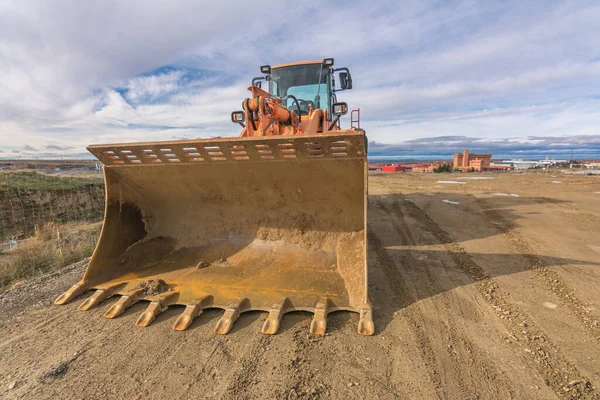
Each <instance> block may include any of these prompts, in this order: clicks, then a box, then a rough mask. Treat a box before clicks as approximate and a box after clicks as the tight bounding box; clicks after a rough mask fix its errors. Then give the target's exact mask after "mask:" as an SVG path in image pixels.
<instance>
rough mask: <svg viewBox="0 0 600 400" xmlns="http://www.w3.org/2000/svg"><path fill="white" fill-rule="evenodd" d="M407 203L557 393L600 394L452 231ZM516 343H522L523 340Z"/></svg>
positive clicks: (594, 396)
mask: <svg viewBox="0 0 600 400" xmlns="http://www.w3.org/2000/svg"><path fill="white" fill-rule="evenodd" d="M404 204H405V205H406V206H407V209H408V210H409V212H410V213H411V215H412V216H413V217H414V218H415V219H417V220H420V221H423V223H424V225H425V226H426V228H427V230H428V231H429V232H431V233H432V234H433V235H434V236H435V237H436V239H437V240H438V241H439V242H440V244H442V245H443V246H444V248H445V249H446V252H447V253H448V254H449V255H450V256H451V257H452V259H453V260H454V262H455V265H456V267H457V268H459V269H460V270H461V271H463V272H464V273H465V274H467V275H468V276H470V277H471V278H472V279H473V280H474V281H476V282H475V287H476V288H477V290H478V291H479V292H480V293H481V295H482V296H483V298H484V299H485V300H486V301H487V302H488V303H489V304H490V305H491V306H492V307H493V308H494V309H495V310H496V311H497V316H498V317H499V318H501V319H502V320H503V321H504V323H505V326H506V327H507V329H508V330H509V332H510V333H511V335H512V336H513V337H515V338H517V337H521V338H522V339H523V340H524V342H525V343H527V346H526V347H525V351H526V352H528V353H530V354H531V355H532V357H533V359H534V363H533V365H534V366H535V368H536V369H537V370H538V372H539V373H540V374H541V375H542V376H543V377H544V379H545V383H546V384H547V385H548V386H550V387H551V388H552V389H553V390H554V392H555V393H556V394H557V396H559V397H561V398H568V399H582V398H586V399H598V398H600V395H599V394H598V392H597V391H596V389H595V387H594V385H593V383H592V382H591V381H590V380H589V379H588V378H587V377H585V376H583V374H582V373H581V372H580V371H579V370H578V369H577V367H575V366H574V365H573V364H571V363H570V362H568V361H567V360H566V359H565V358H564V357H563V356H561V354H560V350H559V349H558V348H557V347H556V346H555V345H554V344H552V342H551V341H550V340H549V338H548V336H547V335H546V334H545V333H544V332H543V331H542V329H541V328H539V327H537V326H536V325H535V324H534V323H533V322H531V321H532V319H531V318H530V317H529V316H528V315H527V314H526V313H525V312H523V311H522V310H521V309H520V308H519V307H517V306H516V305H514V304H512V303H511V302H510V301H509V300H508V298H509V296H508V294H507V293H505V292H504V291H503V290H502V289H501V288H500V287H499V286H498V284H497V282H496V281H495V280H494V279H492V278H491V277H490V276H489V274H487V273H486V272H485V270H484V269H483V268H481V267H480V266H479V265H477V264H476V263H475V262H474V261H473V259H472V258H471V256H470V255H469V254H468V253H467V252H466V251H465V249H464V248H463V247H462V246H460V245H459V244H458V243H456V242H453V241H452V239H451V238H450V235H449V234H448V233H447V232H446V231H444V230H443V229H442V228H441V227H440V226H439V225H438V224H437V222H435V221H434V220H433V219H432V218H431V217H430V216H429V215H427V214H426V213H425V212H424V211H423V210H422V209H421V208H419V207H418V206H417V205H416V204H415V203H413V202H412V201H409V200H405V203H404ZM513 343H515V344H517V345H519V346H521V341H518V342H513Z"/></svg>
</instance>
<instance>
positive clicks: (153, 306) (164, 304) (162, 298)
mask: <svg viewBox="0 0 600 400" xmlns="http://www.w3.org/2000/svg"><path fill="white" fill-rule="evenodd" d="M178 296H179V293H178V292H167V293H163V294H160V295H158V296H156V297H154V298H152V299H151V300H152V301H151V302H150V305H149V306H148V308H146V311H144V312H143V313H142V314H141V315H140V317H139V318H138V320H137V322H136V323H135V324H136V325H137V326H141V327H146V326H148V325H150V324H151V323H152V322H154V320H155V319H156V317H158V315H159V314H160V313H161V312H163V311H165V310H166V309H167V308H169V306H170V305H171V304H173V302H174V301H175V300H176V299H177V297H178Z"/></svg>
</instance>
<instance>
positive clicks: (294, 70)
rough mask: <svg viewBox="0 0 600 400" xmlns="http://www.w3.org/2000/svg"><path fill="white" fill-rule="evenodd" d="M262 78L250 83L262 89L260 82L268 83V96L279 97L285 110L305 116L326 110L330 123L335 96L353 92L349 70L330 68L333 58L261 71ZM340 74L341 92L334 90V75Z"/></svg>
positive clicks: (261, 68) (267, 68)
mask: <svg viewBox="0 0 600 400" xmlns="http://www.w3.org/2000/svg"><path fill="white" fill-rule="evenodd" d="M260 70H261V72H262V73H264V74H266V75H265V76H264V77H257V78H254V79H253V80H252V85H253V86H258V87H261V81H263V80H264V81H267V82H269V94H270V95H271V96H273V97H279V98H280V99H281V100H282V101H283V104H284V105H285V106H286V108H287V109H288V110H290V111H291V110H294V111H296V112H297V111H298V109H299V110H300V114H301V115H308V112H309V106H311V107H312V109H313V110H314V109H317V108H320V109H327V119H328V120H329V121H331V120H332V117H333V112H332V109H331V108H332V105H333V104H334V103H336V102H337V96H336V94H335V93H336V92H339V91H341V90H346V89H352V78H351V76H350V71H348V68H338V69H334V68H333V58H326V59H324V60H322V61H307V62H299V63H292V64H281V65H276V66H273V67H271V66H269V65H264V66H262V67H260ZM336 72H338V73H339V80H340V86H341V88H340V89H336V88H335V73H336Z"/></svg>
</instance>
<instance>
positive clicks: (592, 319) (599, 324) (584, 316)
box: [470, 198, 600, 341]
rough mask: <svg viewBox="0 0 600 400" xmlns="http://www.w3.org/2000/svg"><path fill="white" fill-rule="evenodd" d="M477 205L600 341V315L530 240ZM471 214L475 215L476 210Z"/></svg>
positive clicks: (481, 203)
mask: <svg viewBox="0 0 600 400" xmlns="http://www.w3.org/2000/svg"><path fill="white" fill-rule="evenodd" d="M475 203H476V204H477V205H478V206H479V207H480V209H481V210H482V211H483V212H484V214H485V215H486V217H487V218H485V220H488V221H490V225H491V226H493V227H494V228H495V229H497V230H499V231H500V232H501V233H502V234H503V235H504V237H505V238H506V239H507V240H508V242H509V243H510V245H511V246H512V247H513V248H514V249H515V251H516V252H517V253H519V254H520V255H521V257H522V258H523V259H524V261H525V263H524V264H525V265H526V266H527V269H528V270H531V271H535V272H536V273H537V274H538V276H539V277H540V278H541V279H542V280H543V281H544V282H545V283H546V286H547V288H548V290H550V291H551V292H552V293H553V294H555V295H556V296H557V297H558V298H560V299H561V300H562V301H563V302H564V304H566V305H567V306H568V307H569V309H570V310H571V312H573V314H574V315H575V316H577V318H578V319H579V320H580V321H581V323H582V324H583V326H585V328H586V329H587V330H589V331H590V332H592V336H593V337H595V338H596V340H598V341H600V316H598V315H595V314H594V313H592V311H591V309H590V308H589V307H588V306H586V305H585V304H584V303H583V302H582V301H581V300H579V299H578V298H577V296H576V295H575V291H574V290H573V289H572V288H571V287H570V286H569V285H568V284H567V283H566V282H565V281H564V279H562V278H561V276H560V275H559V274H558V272H556V271H554V270H552V269H551V268H549V267H548V266H547V265H546V263H545V262H544V261H543V259H542V258H541V257H538V256H536V255H535V251H534V250H533V248H532V247H531V246H530V245H529V243H527V240H525V238H523V236H521V235H520V234H519V233H517V232H515V231H514V230H512V229H511V227H510V226H509V225H508V223H507V222H506V220H505V219H504V218H503V217H502V215H501V214H500V213H498V212H497V211H496V210H494V209H491V208H490V207H489V206H488V205H487V204H486V203H485V200H484V199H481V198H476V199H475ZM470 211H471V212H472V213H475V212H474V211H472V210H470Z"/></svg>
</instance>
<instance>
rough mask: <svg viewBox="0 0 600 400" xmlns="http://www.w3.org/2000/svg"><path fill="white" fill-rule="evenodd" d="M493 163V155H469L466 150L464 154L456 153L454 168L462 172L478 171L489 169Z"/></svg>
mask: <svg viewBox="0 0 600 400" xmlns="http://www.w3.org/2000/svg"><path fill="white" fill-rule="evenodd" d="M491 162H492V153H487V154H469V150H467V149H465V151H463V152H462V153H454V168H456V169H459V170H461V171H472V170H475V171H478V172H481V171H483V170H486V169H489V167H490V164H491Z"/></svg>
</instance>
